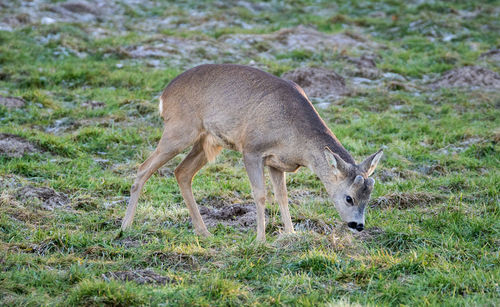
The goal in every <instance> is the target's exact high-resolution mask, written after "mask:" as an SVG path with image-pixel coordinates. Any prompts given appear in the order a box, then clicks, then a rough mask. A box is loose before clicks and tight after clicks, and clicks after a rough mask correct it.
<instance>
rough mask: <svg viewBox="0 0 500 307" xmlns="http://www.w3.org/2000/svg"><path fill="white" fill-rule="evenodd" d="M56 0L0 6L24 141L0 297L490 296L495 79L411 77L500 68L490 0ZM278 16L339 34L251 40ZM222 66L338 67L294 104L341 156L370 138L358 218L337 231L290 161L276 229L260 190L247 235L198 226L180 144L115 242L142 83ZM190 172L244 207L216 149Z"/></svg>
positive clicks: (5, 238)
mask: <svg viewBox="0 0 500 307" xmlns="http://www.w3.org/2000/svg"><path fill="white" fill-rule="evenodd" d="M71 3H72V5H68V4H67V3H64V2H63V1H46V2H43V1H34V2H31V1H27V2H23V1H12V2H9V3H8V4H0V21H1V22H2V23H0V29H1V30H0V95H2V96H3V97H4V98H5V97H7V96H12V97H19V98H21V99H22V100H20V101H21V102H22V105H20V106H17V107H12V106H11V107H7V106H6V105H1V104H0V135H2V136H3V138H4V142H3V143H2V139H1V138H0V147H1V146H7V145H8V144H7V143H8V142H13V141H12V140H13V138H12V137H11V139H6V135H11V134H13V135H17V136H18V137H17V139H16V140H17V141H19V142H21V143H22V144H24V145H25V146H31V147H30V149H29V150H28V151H30V152H29V153H26V154H20V155H18V156H12V155H11V156H8V155H6V154H5V153H3V154H2V153H1V152H0V305H12V306H20V305H60V306H67V305H89V306H93V305H116V306H128V305H169V306H170V305H200V306H209V305H235V306H240V305H306V306H317V305H326V306H343V305H347V306H358V305H363V306H364V305H377V306H385V305H407V306H417V305H443V306H478V305H481V306H495V305H496V306H498V305H499V304H500V285H499V281H500V255H499V250H500V248H499V247H500V205H499V187H500V171H499V167H498V165H499V162H500V154H499V149H500V144H499V142H500V129H499V127H500V88H498V87H494V86H488V84H486V83H485V84H484V85H480V86H477V85H475V84H471V86H459V87H441V86H439V87H433V86H432V84H433V82H434V80H436V79H439V78H440V76H441V75H443V74H444V73H446V72H447V71H449V70H451V69H454V68H459V67H463V66H470V65H478V66H481V67H484V68H487V69H488V70H490V71H492V72H496V73H498V72H500V64H499V60H498V54H499V53H500V52H498V49H496V50H497V51H494V50H495V48H499V46H500V36H499V35H498V33H500V2H499V1H438V0H436V1H392V0H386V1H354V3H353V2H351V1H343V0H342V1H336V2H335V3H331V2H330V1H312V0H300V1H290V2H287V3H288V4H283V3H281V2H279V3H278V2H277V1H272V2H267V3H263V4H259V3H257V2H244V1H240V2H239V5H238V6H235V5H232V4H231V5H229V4H227V3H225V2H222V1H205V2H199V1H184V2H182V3H174V2H157V3H155V2H150V1H145V2H139V1H127V0H123V1H118V0H116V1H109V2H107V4H105V5H101V6H99V5H92V4H88V3H85V2H71ZM78 3H79V5H77V4H78ZM299 25H304V26H306V27H308V28H311V29H315V30H317V31H319V32H318V33H320V34H324V35H330V36H331V37H333V36H334V35H341V37H343V38H344V40H346V41H347V39H348V38H349V39H351V40H354V41H355V42H357V43H356V44H354V43H351V45H342V44H340V43H339V44H338V47H335V48H333V47H331V46H326V47H324V48H323V47H321V46H316V45H310V46H308V45H304V46H302V47H300V48H295V49H294V48H292V49H290V48H286V46H285V45H283V46H285V47H283V46H281V45H278V43H280V41H279V40H278V39H277V38H276V37H275V38H272V37H273V35H275V34H273V33H276V31H280V30H282V29H285V28H292V29H294V27H297V26H299ZM278 33H281V32H278ZM280 35H281V34H280ZM330 36H328V37H330ZM335 37H336V36H335ZM304 41H306V42H307V41H308V38H307V37H306V38H304V40H303V41H302V43H304ZM311 41H313V40H312V39H311ZM248 42H250V43H248ZM300 43H301V42H300V41H299V42H297V44H300ZM309 47H311V48H309ZM491 50H493V51H491ZM495 52H496V53H495ZM495 54H496V56H495ZM364 55H369V57H370V58H371V59H373V62H374V63H375V65H371V67H370V69H371V70H370V71H371V72H370V73H369V74H368V73H367V68H366V67H364V66H363V65H362V64H357V63H359V61H358V62H356V59H358V60H359V59H362V58H363V56H364ZM223 62H231V63H240V64H248V65H253V66H256V67H260V68H262V69H264V70H266V71H269V72H271V73H273V74H276V75H281V74H283V73H285V72H287V71H290V70H292V69H295V68H298V67H308V66H316V67H323V68H327V69H332V70H334V71H336V72H337V73H339V74H341V75H342V76H344V78H345V80H346V83H347V86H348V88H349V94H346V95H341V97H337V98H335V99H333V98H331V97H330V98H328V97H327V98H317V99H316V98H314V97H313V98H312V101H313V103H315V104H320V105H321V106H322V108H318V110H319V112H320V114H321V116H322V117H323V119H324V120H325V121H326V122H327V124H328V125H329V126H330V128H331V129H332V130H333V132H334V133H335V134H336V135H337V137H338V138H339V139H340V141H341V142H342V143H343V144H344V146H345V147H346V148H347V149H348V150H349V151H350V152H351V153H352V154H353V156H354V157H355V158H356V159H357V161H358V162H359V161H361V160H362V159H363V158H364V157H366V156H367V155H368V154H371V153H373V152H375V151H376V150H377V149H379V148H384V157H383V159H382V161H381V162H380V164H379V167H378V169H377V170H376V172H375V174H374V178H375V179H376V184H375V189H374V192H373V194H372V201H371V205H370V207H369V208H368V211H367V215H366V227H367V229H366V231H364V232H363V233H361V234H357V235H355V234H352V233H351V232H349V231H347V230H346V229H345V226H344V225H343V224H342V222H341V221H340V218H339V216H338V214H337V212H336V211H335V209H334V207H333V204H331V203H330V202H329V201H328V199H327V195H326V191H325V190H324V188H323V187H322V185H321V184H320V182H319V180H318V179H317V178H316V176H315V175H314V174H312V173H311V172H310V171H309V170H307V169H301V170H300V171H299V172H297V173H296V174H290V175H289V176H288V177H287V185H288V189H289V196H290V210H291V213H292V218H293V221H294V224H295V227H296V230H297V233H296V234H294V235H283V234H280V232H281V228H282V224H281V219H280V216H279V210H278V206H277V204H276V203H273V201H272V198H271V197H269V201H268V204H267V215H268V227H267V239H268V240H267V242H266V243H264V244H259V243H257V242H256V241H255V235H256V232H255V227H254V226H253V225H251V226H249V227H231V226H226V225H224V223H221V224H219V225H217V226H215V227H212V228H211V229H210V230H211V232H212V233H213V234H214V236H213V237H211V238H198V237H197V236H196V235H195V234H194V233H193V229H192V225H191V221H190V219H189V215H188V211H187V208H186V207H185V205H184V204H183V200H182V197H181V195H180V192H179V189H178V187H177V183H176V181H175V178H174V176H173V170H174V169H175V167H176V165H177V164H178V163H179V162H180V161H181V160H182V158H183V156H185V154H186V153H183V154H181V155H179V156H178V157H176V158H175V159H173V160H172V161H170V162H169V163H168V164H167V165H166V166H164V167H163V168H162V169H160V171H159V172H158V173H157V174H155V175H153V177H152V178H151V179H150V180H149V181H148V183H147V184H146V186H145V188H144V191H143V196H142V197H141V199H140V202H139V206H138V212H137V214H136V219H135V222H134V225H133V227H132V228H131V230H129V231H126V232H125V233H123V235H122V236H121V237H118V233H119V227H120V223H121V218H122V217H123V216H124V212H125V208H126V202H127V197H128V195H129V189H130V186H131V184H132V182H133V180H134V177H135V172H136V169H137V166H138V165H139V164H140V163H142V161H144V160H145V159H146V158H147V156H148V155H149V153H150V152H151V151H152V150H153V149H154V148H155V146H156V143H157V141H158V140H159V138H160V136H161V131H162V121H161V119H160V117H159V116H158V111H157V97H158V95H159V93H160V92H161V90H162V89H163V87H164V86H165V85H166V84H167V83H168V82H169V81H170V80H171V79H172V78H174V77H175V76H176V75H177V74H179V73H181V72H182V71H184V70H185V69H187V68H189V67H193V66H195V65H197V64H200V63H223ZM372 64H373V63H372ZM499 82H500V81H499ZM472 83H474V82H472ZM5 140H7V141H5ZM9 140H10V141H9ZM23 142H24V143H23ZM21 143H20V144H21ZM6 144H7V145H6ZM9 144H14V143H9ZM16 144H17V143H16ZM27 144H28V145H27ZM37 188H38V190H37ZM41 188H47V189H45V190H43V191H45V192H44V193H41V192H40V191H42V190H41ZM193 189H194V194H195V198H196V200H197V201H198V203H199V204H200V205H201V206H204V207H207V208H209V209H210V208H218V207H221V206H223V205H227V204H229V205H231V204H249V203H252V198H251V191H250V186H249V182H248V179H247V177H246V173H245V171H244V167H243V164H242V161H241V155H240V154H239V153H236V152H231V151H226V150H224V151H223V152H222V154H221V155H220V156H219V157H218V158H217V159H216V161H215V162H214V163H211V164H209V165H207V166H206V167H205V168H204V169H202V170H201V171H200V172H199V174H198V176H197V177H196V178H195V180H194V183H193ZM37 191H38V192H37ZM30 193H31V194H30ZM42 194H43V195H42ZM30 195H32V196H33V195H34V196H35V197H30ZM270 196H271V195H270Z"/></svg>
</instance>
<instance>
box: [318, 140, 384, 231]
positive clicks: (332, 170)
mask: <svg viewBox="0 0 500 307" xmlns="http://www.w3.org/2000/svg"><path fill="white" fill-rule="evenodd" d="M324 154H325V157H326V161H327V163H328V170H327V172H325V174H327V175H326V176H324V177H326V178H323V183H324V185H325V188H326V190H327V191H328V194H329V195H330V198H331V199H332V201H333V203H334V204H335V208H336V209H337V211H338V212H339V214H340V217H341V218H342V220H344V221H345V222H347V226H349V228H350V229H351V230H357V231H362V230H363V229H364V225H365V207H366V205H367V204H368V201H369V200H370V195H371V193H372V191H373V186H374V184H375V180H374V179H373V178H369V176H370V175H371V174H372V173H373V171H374V170H375V168H376V167H377V164H378V162H379V161H380V158H381V157H382V154H383V152H382V150H379V151H377V152H376V153H374V154H373V155H371V156H369V157H368V158H366V160H364V161H363V162H362V163H360V164H357V165H355V164H351V163H347V162H345V161H344V160H343V159H342V158H341V157H340V156H339V155H337V154H336V153H333V152H332V151H331V150H330V149H329V148H328V147H326V148H325V151H324Z"/></svg>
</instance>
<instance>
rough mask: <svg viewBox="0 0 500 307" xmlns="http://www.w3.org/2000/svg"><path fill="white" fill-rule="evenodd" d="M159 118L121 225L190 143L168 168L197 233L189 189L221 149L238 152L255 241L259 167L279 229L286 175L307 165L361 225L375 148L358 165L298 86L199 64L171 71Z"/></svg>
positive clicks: (289, 227) (260, 224)
mask: <svg viewBox="0 0 500 307" xmlns="http://www.w3.org/2000/svg"><path fill="white" fill-rule="evenodd" d="M159 112H160V116H161V117H162V119H163V122H164V128H163V133H162V136H161V138H160V140H159V142H158V146H157V147H156V149H155V150H154V151H153V153H152V154H151V155H150V156H149V157H148V158H147V159H146V160H145V161H144V163H142V164H141V165H140V166H139V169H138V172H137V177H136V179H135V181H134V183H133V185H132V186H131V190H130V198H129V203H128V206H127V210H126V213H125V217H124V219H123V221H122V226H121V230H122V231H124V230H125V229H127V228H128V227H130V226H131V224H132V222H133V218H134V214H135V211H136V208H137V203H138V200H139V196H140V194H141V191H142V188H143V186H144V184H145V183H146V181H147V180H148V179H149V178H150V176H151V175H152V174H153V173H155V172H156V171H157V170H158V169H159V168H160V167H161V166H163V165H164V164H165V163H167V162H168V161H169V160H171V159H172V158H173V157H175V156H176V155H178V154H179V153H181V152H182V151H184V150H185V149H187V148H188V147H190V146H192V147H191V151H190V152H189V153H188V154H187V156H186V157H185V158H184V160H183V161H182V162H181V163H180V164H179V165H178V166H177V168H176V169H175V171H174V174H175V177H176V180H177V183H178V185H179V189H180V192H181V195H182V197H183V199H184V202H185V203H186V206H187V208H188V211H189V215H190V217H191V221H192V225H193V227H194V230H195V233H196V234H197V235H199V236H204V237H208V236H211V233H210V232H209V231H208V229H207V227H206V225H205V223H204V222H203V218H202V216H201V215H200V211H199V209H198V205H197V203H196V201H195V199H194V195H193V191H192V180H193V178H194V176H195V174H196V173H197V172H198V171H199V170H200V169H201V168H202V167H203V166H204V165H205V164H207V163H208V162H211V161H213V160H214V159H215V158H216V156H217V155H218V154H219V153H220V152H221V150H222V149H223V148H225V149H229V150H236V151H239V152H240V153H241V154H242V158H243V163H244V167H245V170H246V172H247V174H248V179H249V181H250V185H251V190H252V196H253V200H254V201H255V204H256V213H257V223H256V224H257V236H256V240H257V241H265V239H266V237H265V235H266V234H265V229H266V225H265V223H266V220H265V205H266V194H267V193H266V187H265V182H266V180H265V174H264V171H265V167H267V168H268V170H269V177H270V181H271V183H272V186H273V192H274V196H275V199H276V200H277V203H278V205H279V209H280V215H281V219H282V222H283V226H284V229H283V232H284V233H285V234H289V233H293V232H294V227H293V224H292V219H291V216H290V212H289V209H288V196H287V187H286V180H285V173H287V172H296V171H297V170H298V169H299V168H300V167H307V168H309V169H310V170H311V171H312V172H313V173H314V174H316V176H317V177H318V178H319V180H320V181H321V182H322V184H323V185H324V187H325V189H326V191H327V193H328V196H329V198H328V199H329V200H331V201H332V202H333V204H334V206H335V208H336V210H337V212H338V213H339V215H340V217H341V219H342V220H343V221H345V222H347V226H348V229H350V230H352V231H354V232H359V231H362V230H363V229H364V224H365V207H366V205H367V203H368V201H369V199H370V195H371V192H372V190H373V187H374V184H375V180H374V179H373V178H371V177H369V176H370V175H371V174H372V173H373V171H374V170H375V168H376V167H377V164H378V163H379V161H380V159H381V157H382V154H383V151H382V149H380V150H379V151H377V152H375V153H374V154H372V155H370V156H369V157H367V158H366V159H365V160H364V161H363V162H361V163H359V164H356V162H355V160H354V158H353V157H352V156H351V154H350V153H349V152H348V151H347V150H346V149H345V148H344V146H343V145H342V144H341V143H340V141H339V140H338V139H337V137H336V136H335V135H334V134H333V132H332V131H331V130H330V129H329V128H328V127H327V125H326V123H325V122H324V121H323V120H322V119H321V118H320V116H319V114H318V112H317V111H316V110H315V109H314V107H313V105H312V103H311V101H310V100H309V98H308V97H307V95H306V93H305V92H304V90H303V89H302V88H301V87H300V86H299V85H297V84H296V83H294V82H292V81H288V80H284V79H281V78H279V77H276V76H274V75H272V74H270V73H267V72H264V71H262V70H259V69H257V68H253V67H249V66H243V65H236V64H205V65H200V66H196V67H194V68H191V69H189V70H187V71H185V72H183V73H181V74H180V75H178V76H177V77H175V78H174V79H173V80H172V81H171V82H170V83H169V84H168V85H167V86H166V87H165V89H164V90H163V92H162V94H161V96H160V98H159Z"/></svg>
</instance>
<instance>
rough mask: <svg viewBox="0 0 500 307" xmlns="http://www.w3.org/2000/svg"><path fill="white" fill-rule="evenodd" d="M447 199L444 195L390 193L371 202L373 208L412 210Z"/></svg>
mask: <svg viewBox="0 0 500 307" xmlns="http://www.w3.org/2000/svg"><path fill="white" fill-rule="evenodd" d="M444 199H446V197H445V196H444V195H437V194H430V193H425V192H413V193H411V192H405V193H390V194H386V195H384V196H381V197H379V198H376V199H373V200H372V201H371V202H370V205H371V206H372V207H380V208H396V209H410V208H414V207H425V206H427V205H431V204H435V203H437V202H439V201H442V200H444Z"/></svg>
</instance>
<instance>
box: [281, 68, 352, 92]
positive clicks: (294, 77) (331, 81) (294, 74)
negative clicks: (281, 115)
mask: <svg viewBox="0 0 500 307" xmlns="http://www.w3.org/2000/svg"><path fill="white" fill-rule="evenodd" d="M281 77H282V78H283V79H288V80H291V81H293V82H295V83H297V84H298V85H300V86H301V87H302V88H303V89H304V91H305V92H306V94H307V95H308V96H309V97H317V98H327V97H328V98H338V97H339V96H342V95H347V94H349V90H348V88H347V87H346V83H345V80H344V78H343V77H342V76H341V75H339V74H337V73H336V72H334V71H333V70H329V69H324V68H315V67H301V68H297V69H294V70H291V71H288V72H286V73H284V74H283V75H282V76H281Z"/></svg>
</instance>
